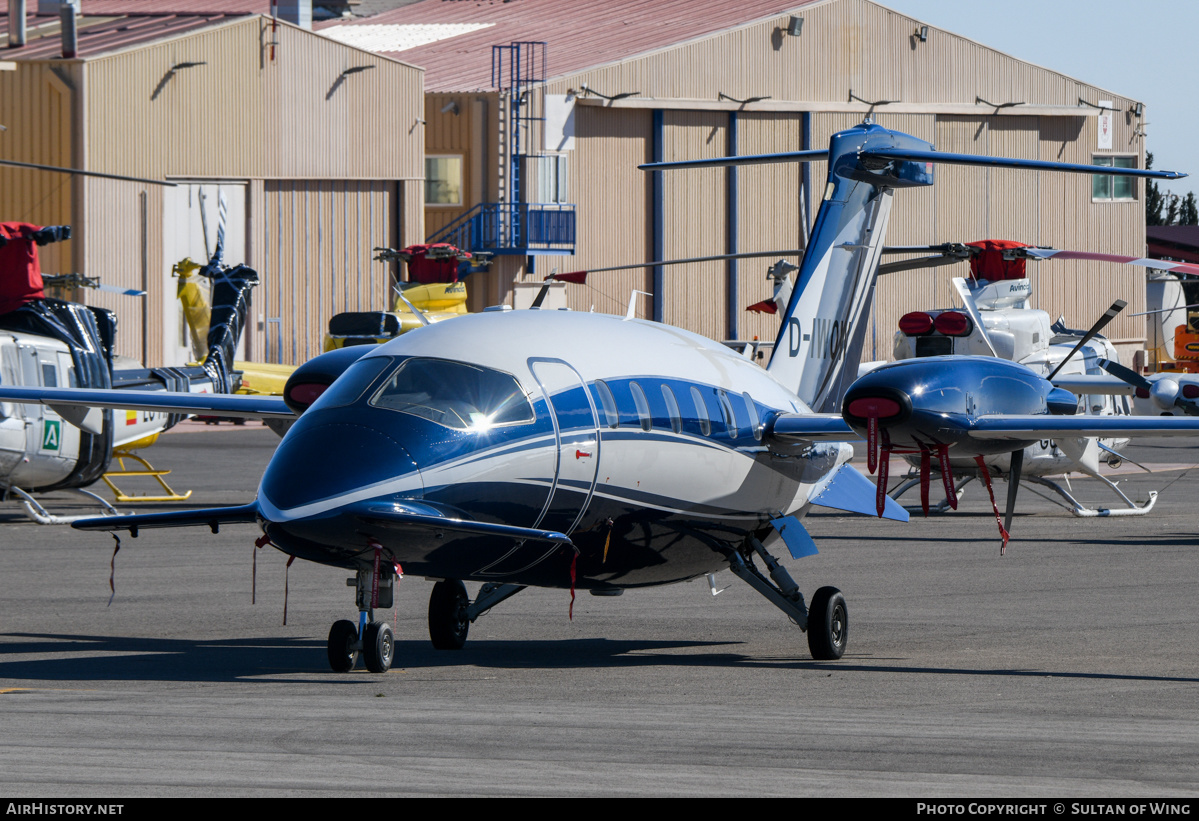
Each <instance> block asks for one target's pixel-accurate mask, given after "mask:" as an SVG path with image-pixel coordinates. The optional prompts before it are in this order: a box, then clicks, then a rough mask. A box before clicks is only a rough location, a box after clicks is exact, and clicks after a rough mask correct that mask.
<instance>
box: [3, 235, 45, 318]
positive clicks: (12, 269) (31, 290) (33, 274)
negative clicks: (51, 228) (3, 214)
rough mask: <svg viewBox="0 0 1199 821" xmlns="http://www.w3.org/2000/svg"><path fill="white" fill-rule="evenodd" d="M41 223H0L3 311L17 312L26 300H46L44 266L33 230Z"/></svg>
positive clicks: (4, 312)
mask: <svg viewBox="0 0 1199 821" xmlns="http://www.w3.org/2000/svg"><path fill="white" fill-rule="evenodd" d="M40 230H42V226H40V225H33V224H31V223H28V222H0V237H3V238H4V239H5V240H7V242H5V243H4V245H0V314H6V313H8V312H9V311H15V310H16V309H17V308H20V307H21V306H22V305H24V304H25V303H26V302H29V301H31V300H34V299H44V298H45V296H46V292H45V291H44V290H43V286H42V266H41V264H40V263H39V262H38V258H37V244H36V243H35V242H34V241H33V233H34V232H35V231H40Z"/></svg>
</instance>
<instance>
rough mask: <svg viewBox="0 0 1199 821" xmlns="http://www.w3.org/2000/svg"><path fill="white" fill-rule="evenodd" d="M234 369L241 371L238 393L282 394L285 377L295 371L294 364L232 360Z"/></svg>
mask: <svg viewBox="0 0 1199 821" xmlns="http://www.w3.org/2000/svg"><path fill="white" fill-rule="evenodd" d="M233 367H234V369H235V370H239V371H241V387H240V388H238V389H237V392H238V393H252V394H269V395H272V396H282V395H283V386H284V385H286V384H287V378H288V377H289V376H291V375H292V373H293V372H294V371H295V366H294V365H276V364H274V363H270V362H234V363H233Z"/></svg>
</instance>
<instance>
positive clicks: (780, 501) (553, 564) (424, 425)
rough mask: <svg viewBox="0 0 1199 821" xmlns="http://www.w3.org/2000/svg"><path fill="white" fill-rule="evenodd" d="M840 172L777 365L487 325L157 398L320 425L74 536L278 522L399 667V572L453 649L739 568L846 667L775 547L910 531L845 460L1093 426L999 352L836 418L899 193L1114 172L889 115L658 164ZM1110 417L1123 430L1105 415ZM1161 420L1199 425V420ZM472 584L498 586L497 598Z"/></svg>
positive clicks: (836, 614) (337, 648)
mask: <svg viewBox="0 0 1199 821" xmlns="http://www.w3.org/2000/svg"><path fill="white" fill-rule="evenodd" d="M826 158H827V160H828V162H829V178H828V185H827V188H826V194H825V197H824V200H823V202H822V204H821V206H820V211H819V213H818V215H817V217H816V222H815V226H814V229H813V233H812V241H811V244H810V247H809V249H808V252H807V254H806V256H805V257H804V259H803V264H802V267H801V269H800V273H799V280H798V283H797V285H796V288H795V291H794V294H793V295H792V298H791V300H790V303H789V305H788V307H787V310H786V311H785V312H784V313H783V324H782V328H781V330H780V334H779V337H778V339H777V341H776V346H775V349H774V355H773V357H772V359H771V361H770V363H769V365H768V366H767V368H766V369H765V370H763V369H762V368H760V367H758V366H757V365H756V364H754V363H753V362H751V361H750V360H748V359H745V358H743V357H741V356H739V355H737V354H736V353H733V352H732V351H730V350H728V349H727V348H726V347H724V346H723V345H720V344H718V343H716V342H713V341H711V340H708V339H705V338H703V337H700V336H698V335H695V334H692V333H688V332H685V331H682V330H679V329H676V328H671V327H668V326H665V325H661V324H657V323H653V322H647V321H641V320H635V319H629V318H621V317H617V316H608V315H597V314H582V313H569V312H563V311H545V310H529V311H488V312H483V313H479V314H472V315H468V316H464V317H461V318H459V319H456V320H454V321H453V322H450V323H443V324H440V325H430V326H428V327H425V328H421V329H419V330H417V331H415V332H413V333H409V334H406V335H404V336H402V337H400V338H398V339H396V340H394V341H392V342H388V343H386V344H384V345H381V346H378V347H367V346H361V347H355V348H349V349H342V350H338V351H332V352H330V353H327V354H323V355H322V356H319V357H317V358H315V359H313V360H311V361H310V362H308V363H306V364H305V365H303V366H301V367H300V368H299V369H298V370H297V371H296V373H295V374H294V375H293V376H292V378H291V379H290V380H289V383H288V386H287V388H286V389H285V393H284V397H283V399H282V400H277V399H272V398H259V397H237V396H213V397H183V396H178V397H175V396H166V395H150V396H147V397H145V399H144V402H145V404H144V405H143V406H144V407H149V408H153V409H158V410H162V409H172V410H175V411H190V412H206V413H217V414H221V415H233V414H240V415H249V416H253V415H263V416H275V417H284V416H290V415H292V414H293V413H294V414H296V415H298V416H299V418H298V419H297V421H296V422H295V424H294V425H292V427H291V429H290V430H289V431H288V433H287V435H286V436H285V437H284V440H283V441H282V442H281V443H280V445H279V448H278V450H277V451H276V453H275V455H274V456H273V457H272V459H271V461H270V464H269V465H268V466H267V469H266V471H265V473H264V475H263V478H262V482H261V484H260V486H259V490H258V494H257V498H256V499H255V500H254V501H252V502H250V503H248V504H246V505H243V506H240V507H232V508H215V509H209V510H194V511H184V512H178V513H161V514H146V515H135V516H127V517H120V518H115V519H104V520H101V519H94V520H90V521H84V522H78V523H76V524H75V526H76V527H78V528H81V529H88V530H102V531H114V530H128V531H130V532H131V533H133V534H135V535H136V534H137V532H138V531H139V530H144V529H148V528H153V527H181V526H188V525H199V526H209V527H211V528H213V529H216V528H217V527H219V526H220V525H221V524H225V523H239V522H240V523H256V524H258V525H259V526H260V527H261V529H262V532H263V537H262V538H263V540H266V541H269V543H271V544H273V545H274V546H275V547H277V548H279V549H280V550H282V551H284V552H286V553H288V554H290V555H292V556H298V557H300V558H305V559H309V560H312V561H316V562H320V563H323V564H329V565H334V566H339V567H345V568H348V569H351V570H354V571H356V587H357V604H358V609H359V620H358V624H357V625H355V624H354V623H353V622H351V621H348V620H342V621H339V622H337V623H336V624H334V625H333V628H332V630H331V631H330V634H329V641H328V655H329V661H330V664H331V666H332V667H333V668H334V669H336V670H347V669H350V668H351V667H353V665H354V664H355V662H356V659H357V656H358V654H359V653H360V652H361V653H362V654H363V656H364V657H365V662H366V666H367V667H368V669H370V670H373V671H383V670H386V669H388V667H389V666H390V664H391V662H392V655H393V649H394V644H393V636H392V630H391V628H390V627H389V626H388V625H386V624H384V623H382V622H379V621H374V620H373V616H374V610H375V609H376V608H379V607H387V606H389V603H390V600H391V596H392V589H393V586H394V584H393V583H394V579H395V577H396V571H395V568H396V567H397V565H401V564H402V567H403V570H404V571H405V572H407V573H410V574H411V573H415V574H417V575H422V576H426V577H432V578H436V579H441V581H439V582H438V583H437V584H436V585H435V586H434V588H433V592H432V597H431V599H430V603H429V630H430V635H431V637H432V640H433V644H434V646H436V647H438V648H458V647H461V646H462V644H463V642H464V641H465V639H466V636H467V631H468V628H469V625H470V623H471V621H473V620H474V619H475V618H477V617H478V616H479V615H481V614H482V613H483V612H485V611H486V610H488V609H490V608H491V607H493V606H494V605H495V604H497V603H498V602H500V601H502V600H503V599H505V598H507V597H508V596H511V595H512V594H514V593H517V592H519V591H520V590H522V589H524V588H525V587H526V586H530V585H535V586H544V587H553V588H563V589H566V588H570V589H572V590H573V589H574V588H576V587H577V588H582V589H587V590H590V591H591V592H593V593H595V594H598V595H616V594H619V593H621V592H622V591H624V590H625V589H627V588H640V587H649V586H653V585H661V584H669V583H672V582H679V581H684V580H687V579H692V578H697V577H700V576H703V575H705V574H712V573H715V572H717V571H720V570H724V569H731V570H732V571H733V572H734V573H735V574H736V575H738V576H739V577H740V578H742V579H744V580H745V581H746V582H748V583H749V584H750V585H752V586H753V587H754V588H755V589H757V590H758V591H759V592H761V593H762V594H763V595H764V596H765V597H766V598H767V599H768V600H770V601H771V602H772V603H774V604H775V605H776V606H778V607H779V608H780V609H782V610H783V611H784V612H785V613H786V614H787V615H788V616H790V617H791V618H792V619H794V620H795V622H796V623H797V624H798V625H799V626H800V627H801V628H803V629H806V631H807V633H808V644H809V648H810V650H811V651H812V654H813V656H814V657H815V658H821V659H833V658H839V657H840V656H841V655H842V654H843V653H844V651H845V647H846V643H847V640H848V626H849V622H848V610H847V607H846V603H845V599H844V597H843V596H842V595H841V593H840V592H839V591H837V590H836V589H835V588H831V587H822V588H821V589H820V590H818V591H817V592H816V593H815V595H814V596H813V597H812V599H811V600H810V603H809V602H807V601H805V599H804V597H803V595H802V594H801V593H800V592H799V588H798V585H797V584H796V583H795V582H794V581H793V580H792V579H791V577H790V575H789V574H788V572H787V571H786V570H785V569H784V568H783V566H782V565H781V563H780V562H778V560H777V559H776V558H775V557H774V556H773V555H772V554H771V552H770V549H771V545H772V543H774V542H777V541H781V542H783V543H784V544H785V545H786V547H787V548H788V549H789V550H790V552H791V554H792V556H793V557H796V558H799V557H802V556H805V555H810V554H812V553H814V552H815V545H814V544H813V543H812V540H811V538H810V537H809V536H808V534H807V532H806V531H805V529H804V527H803V525H802V523H801V522H800V518H801V517H802V516H803V515H804V514H805V513H806V512H807V511H808V509H809V508H810V506H812V505H823V506H829V507H834V508H838V509H843V510H851V511H856V512H860V513H867V514H872V513H875V512H876V511H877V512H879V513H880V514H882V515H887V516H890V517H892V518H896V519H901V520H903V519H906V518H907V514H906V513H905V512H903V510H902V509H901V508H899V507H898V505H897V504H896V503H895V502H894V501H892V500H890V499H888V498H886V497H885V494H884V495H883V496H881V497H876V492H875V487H874V486H873V484H871V483H870V482H869V480H867V479H866V478H865V477H863V476H862V475H861V474H859V473H857V472H856V471H855V470H853V468H851V467H850V466H849V465H847V464H846V462H847V461H848V460H849V458H850V455H851V453H852V448H851V447H850V446H849V445H848V444H847V443H846V440H847V439H853V438H856V432H858V431H861V432H863V433H866V434H867V435H868V436H869V437H870V439H871V441H872V442H874V443H875V447H874V448H873V449H872V453H875V454H877V452H878V446H877V442H878V439H879V435H880V434H879V432H880V430H881V431H882V432H883V433H884V434H886V435H890V436H891V437H892V438H891V441H892V443H898V442H899V441H900V434H902V435H903V436H904V437H905V438H910V439H912V440H914V441H916V442H920V443H921V444H925V445H926V446H927V444H928V443H936V442H938V441H941V437H942V433H941V429H942V428H947V429H948V433H949V435H948V436H947V437H945V438H944V439H943V441H945V442H946V444H947V446H948V447H957V446H960V445H961V443H964V442H973V441H974V439H973V438H972V437H973V435H974V434H975V433H976V432H979V431H981V432H982V434H983V435H984V436H986V437H988V438H986V439H984V440H981V441H983V443H984V445H985V446H986V447H988V448H990V447H996V448H1006V449H1007V450H1009V451H1010V450H1012V449H1014V448H1017V447H1019V448H1023V447H1024V444H1020V442H1022V441H1023V440H1025V439H1029V438H1032V439H1036V438H1040V437H1043V436H1045V435H1051V436H1052V435H1057V434H1060V433H1062V432H1063V431H1072V430H1073V428H1074V427H1075V425H1074V421H1075V419H1074V417H1071V416H1060V415H1055V414H1054V413H1053V411H1054V410H1056V409H1057V408H1058V407H1059V403H1058V402H1057V401H1056V399H1057V397H1058V396H1059V394H1057V393H1054V394H1052V395H1051V392H1052V391H1053V388H1052V386H1051V385H1050V384H1049V383H1048V382H1046V381H1045V380H1044V379H1041V378H1040V377H1037V376H1035V375H1033V374H1032V373H1031V372H1030V371H1028V369H1027V368H1023V367H1022V366H1017V365H1014V364H1013V363H1004V362H1000V361H998V360H994V359H987V360H976V359H973V358H958V359H956V360H955V367H954V368H953V369H947V368H945V367H940V368H938V367H937V362H936V361H934V360H933V359H923V360H917V361H914V362H901V363H896V364H894V365H892V366H889V367H886V368H880V369H879V370H877V371H875V372H874V373H873V374H872V375H871V378H870V379H871V381H870V382H869V383H859V385H857V386H855V387H854V388H853V389H852V390H850V392H849V397H848V403H847V404H846V412H845V418H842V416H841V414H840V413H838V412H837V411H838V410H839V409H840V406H841V399H842V396H843V394H845V392H846V390H847V389H849V386H850V384H851V383H852V382H853V381H854V375H855V372H856V369H857V360H858V356H859V352H860V350H861V346H862V341H863V337H864V333H865V331H864V325H863V323H862V321H861V320H862V318H863V316H865V314H866V312H867V309H868V306H869V303H870V299H871V296H872V292H873V285H874V281H875V276H876V273H877V268H878V261H879V253H880V251H881V249H882V245H883V238H884V235H885V233H886V226H887V217H888V214H889V212H890V207H891V200H892V195H893V193H894V191H895V190H897V189H900V188H908V187H915V186H927V185H931V184H932V182H933V173H932V171H933V163H936V162H951V163H968V164H981V165H996V164H1002V165H1006V166H1008V167H1017V168H1037V169H1046V170H1065V171H1075V172H1080V171H1081V172H1085V173H1088V174H1089V173H1092V172H1093V170H1094V169H1092V168H1090V167H1088V166H1070V165H1061V164H1057V163H1043V162H1036V161H1023V160H1005V159H998V158H989V157H974V156H968V155H956V154H942V153H940V152H937V151H935V150H933V147H932V146H931V145H930V144H929V143H927V142H924V141H922V140H919V139H916V138H914V137H911V136H908V135H906V134H901V133H898V132H895V131H890V130H888V129H885V128H881V127H879V126H877V125H874V124H871V123H869V122H867V123H865V124H863V125H861V126H857V127H854V128H851V129H848V130H846V131H843V132H840V133H838V134H836V135H834V136H833V138H832V141H831V143H830V147H829V149H828V151H804V152H796V153H790V154H783V155H769V156H758V157H745V158H728V159H724V160H720V161H716V162H715V163H713V162H711V161H705V162H703V163H681V164H660V165H655V166H648V168H649V170H651V171H655V172H658V171H663V170H665V169H666V168H669V167H687V166H688V165H701V164H702V165H711V164H721V165H723V164H737V163H763V162H778V161H809V160H814V159H826ZM1128 173H1137V174H1142V175H1143V174H1146V173H1147V172H1143V171H1131V172H1128ZM1148 173H1160V172H1148ZM1005 366H1010V367H1011V368H1018V369H1019V371H1020V372H1019V373H1018V374H1015V373H1008V372H1007V371H1006V370H1004V367H1005ZM934 383H935V384H934ZM924 385H927V386H929V387H930V388H934V387H935V388H936V390H935V391H931V390H930V391H923V390H920V388H921V386H924ZM1063 393H1064V392H1063ZM0 398H4V399H8V400H12V401H34V399H36V400H37V401H44V402H55V403H63V402H71V403H78V404H84V405H106V404H111V405H114V406H115V405H118V404H119V405H120V406H121V407H139V405H138V404H137V401H136V400H135V399H134V397H132V396H131V395H130V394H127V393H126V394H123V395H121V396H119V397H114V396H112V395H111V394H110V392H106V391H70V390H50V389H41V390H30V389H25V390H20V389H3V390H0ZM1050 399H1053V400H1054V401H1052V402H1050V401H1047V400H1050ZM1075 404H1076V402H1075V401H1074V400H1073V397H1071V401H1070V405H1071V407H1074V406H1075ZM1009 413H1015V414H1017V416H1016V417H1015V418H1014V420H1012V419H1010V418H1009V417H1008V416H1006V415H1005V414H1009ZM846 420H848V424H847V421H846ZM1109 421H1112V422H1118V423H1119V424H1120V425H1123V424H1124V423H1125V420H1098V419H1087V423H1088V424H1089V425H1094V426H1099V427H1102V426H1103V425H1104V424H1105V423H1107V422H1109ZM1136 421H1140V422H1145V423H1153V422H1155V421H1156V420H1145V419H1143V420H1136ZM1122 429H1123V428H1121V430H1122ZM1152 430H1153V432H1157V433H1163V432H1165V433H1186V434H1192V435H1193V434H1195V433H1197V432H1199V420H1192V419H1166V420H1161V422H1160V423H1158V424H1157V425H1156V426H1152ZM1114 432H1115V431H1112V430H1107V429H1103V430H1102V431H1101V432H1100V433H1093V434H1091V435H1112V434H1113V433H1114ZM876 505H877V507H876ZM776 537H777V538H776ZM755 556H757V557H758V559H759V560H760V561H761V562H762V563H763V564H764V565H765V570H764V571H763V570H761V569H759V567H758V566H757V564H756V560H755V558H754V557H755ZM464 580H465V581H475V582H481V583H482V584H483V586H482V588H481V589H480V590H479V592H478V595H477V596H476V597H475V598H474V600H473V601H472V600H470V599H469V598H468V596H467V593H466V590H465V587H464V585H463V581H464Z"/></svg>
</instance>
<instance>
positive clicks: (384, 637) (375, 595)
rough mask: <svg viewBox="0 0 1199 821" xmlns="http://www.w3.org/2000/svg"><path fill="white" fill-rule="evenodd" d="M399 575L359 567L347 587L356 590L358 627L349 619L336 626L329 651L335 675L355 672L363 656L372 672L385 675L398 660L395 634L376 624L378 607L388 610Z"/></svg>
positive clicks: (383, 570) (392, 572)
mask: <svg viewBox="0 0 1199 821" xmlns="http://www.w3.org/2000/svg"><path fill="white" fill-rule="evenodd" d="M395 581H396V574H395V572H394V571H393V570H391V569H390V568H381V569H380V570H379V571H378V572H376V570H375V568H373V567H371V568H360V569H359V570H358V575H357V576H356V578H353V579H346V586H347V587H354V588H357V590H356V595H355V599H356V601H357V603H358V624H354V622H352V621H350V620H349V619H341V620H340V621H336V622H334V623H333V627H332V628H330V630H329V641H328V645H327V650H328V654H329V667H330V668H332V670H333V672H335V673H348V672H349V671H350V670H353V669H354V665H355V664H356V663H357V662H358V655H359V654H360V653H361V655H362V661H363V664H365V665H366V669H367V670H369V671H370V672H372V673H386V672H387V671H388V670H390V669H391V663H392V661H394V659H395V634H394V633H393V632H392V629H391V626H390V625H388V624H387V623H385V622H381V621H375V620H374V619H375V608H376V607H382V608H388V607H391V606H392V602H393V600H394V598H393V597H394V591H395Z"/></svg>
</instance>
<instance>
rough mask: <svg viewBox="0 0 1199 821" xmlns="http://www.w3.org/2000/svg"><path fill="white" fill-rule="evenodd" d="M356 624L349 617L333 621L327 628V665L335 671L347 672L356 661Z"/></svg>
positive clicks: (352, 667)
mask: <svg viewBox="0 0 1199 821" xmlns="http://www.w3.org/2000/svg"><path fill="white" fill-rule="evenodd" d="M357 644H358V625H356V624H354V622H352V621H350V620H349V619H342V620H341V621H335V622H333V626H332V627H331V628H329V645H328V651H329V666H330V667H332V668H333V672H335V673H348V672H350V671H351V670H353V669H354V664H355V663H356V662H357V661H358V650H357V649H356V645H357Z"/></svg>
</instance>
